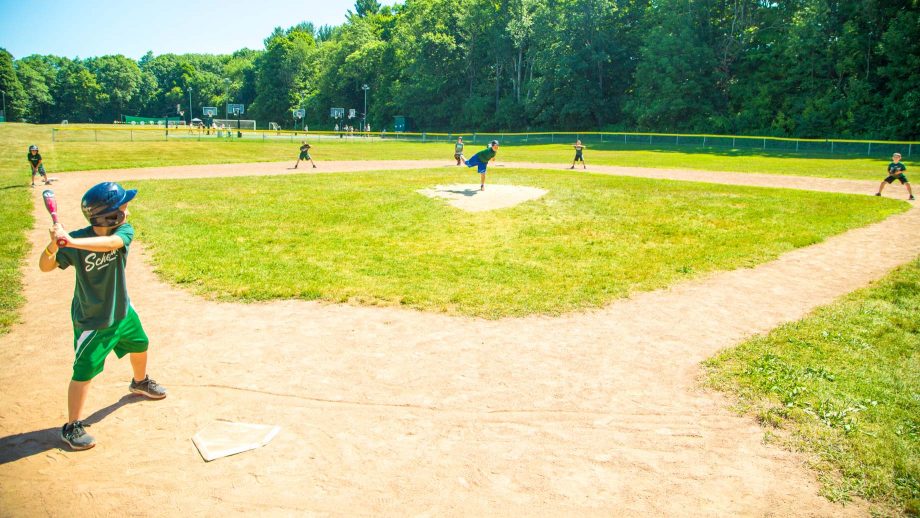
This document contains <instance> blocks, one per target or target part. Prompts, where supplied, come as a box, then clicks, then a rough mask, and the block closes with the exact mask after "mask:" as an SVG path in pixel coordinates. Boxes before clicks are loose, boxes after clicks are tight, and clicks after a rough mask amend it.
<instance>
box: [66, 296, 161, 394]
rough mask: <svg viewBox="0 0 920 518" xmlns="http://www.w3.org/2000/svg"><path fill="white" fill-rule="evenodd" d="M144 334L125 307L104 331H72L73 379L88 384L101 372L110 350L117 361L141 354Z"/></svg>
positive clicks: (78, 329)
mask: <svg viewBox="0 0 920 518" xmlns="http://www.w3.org/2000/svg"><path fill="white" fill-rule="evenodd" d="M149 342H150V341H149V340H148V339H147V333H145V332H144V327H143V326H141V320H140V318H138V316H137V313H136V312H135V311H134V307H133V306H128V314H127V315H126V316H125V318H124V319H122V320H120V321H118V322H115V324H113V325H111V326H109V327H106V328H104V329H80V328H78V327H76V326H74V328H73V350H74V360H73V378H71V379H73V380H74V381H89V380H91V379H93V378H95V377H96V375H97V374H99V373H100V372H102V368H103V367H104V366H105V357H106V356H108V355H109V353H110V352H112V351H113V350H114V351H115V354H116V355H117V356H118V357H119V358H121V357H122V356H124V355H126V354H128V353H142V352H144V351H146V350H147V344H148V343H149Z"/></svg>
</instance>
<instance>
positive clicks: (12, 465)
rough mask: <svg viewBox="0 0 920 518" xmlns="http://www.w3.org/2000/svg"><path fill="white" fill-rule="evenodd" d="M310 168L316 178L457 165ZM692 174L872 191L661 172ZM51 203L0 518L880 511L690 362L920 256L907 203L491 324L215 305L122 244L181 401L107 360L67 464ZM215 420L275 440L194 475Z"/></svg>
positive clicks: (31, 275) (65, 368)
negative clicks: (780, 443) (791, 245)
mask: <svg viewBox="0 0 920 518" xmlns="http://www.w3.org/2000/svg"><path fill="white" fill-rule="evenodd" d="M319 165H320V168H321V169H320V170H319V171H317V172H347V171H361V170H380V169H396V168H402V169H409V168H419V167H441V166H443V165H444V164H443V163H437V164H434V163H431V162H410V161H405V162H377V163H373V162H364V163H358V162H352V163H339V164H319ZM288 166H289V164H287V163H284V164H236V165H222V166H190V167H177V168H151V169H138V170H112V171H94V172H86V173H69V174H66V175H61V181H60V182H58V183H56V184H55V191H56V193H57V195H58V202H59V205H60V211H61V217H62V220H63V222H64V224H65V225H66V226H67V227H68V228H71V229H73V228H77V227H78V226H82V225H83V224H84V223H83V217H82V215H81V214H80V210H79V199H80V196H81V195H82V193H83V192H85V190H86V189H87V188H88V187H89V186H91V185H93V184H94V183H96V182H98V181H102V180H118V181H130V180H133V179H140V178H200V177H206V176H230V175H252V174H266V175H267V174H292V173H291V172H290V171H286V170H285V169H286V167H288ZM540 166H541V165H540V164H523V165H522V164H517V165H515V164H508V167H540ZM542 167H548V166H547V165H545V164H543V165H542ZM592 169H593V170H595V172H597V173H608V174H634V175H641V176H648V175H649V171H650V170H647V169H635V170H634V171H631V170H627V169H624V168H607V169H605V168H602V167H599V166H598V167H594V168H592ZM313 173H314V171H310V172H309V173H308V174H313ZM681 175H686V176H692V179H693V180H695V181H707V180H709V181H725V182H727V183H747V184H753V185H787V184H790V183H793V184H795V185H794V187H795V188H814V189H818V190H842V191H847V190H851V191H852V192H864V191H865V192H867V193H871V192H873V191H872V189H874V187H875V186H874V185H872V184H874V183H875V182H863V183H859V182H852V181H850V182H843V183H840V181H836V180H822V179H819V178H809V179H789V178H786V177H769V178H760V177H752V176H745V175H732V174H731V173H713V174H710V175H707V174H706V173H700V172H692V173H684V172H680V171H677V172H674V173H673V174H672V175H671V176H665V175H663V176H665V177H677V178H681ZM491 187H493V185H487V186H486V189H487V190H488V189H490V188H491ZM487 192H488V191H487ZM886 194H887V193H886ZM139 196H143V192H141V193H140V194H139ZM40 200H41V195H40V190H38V189H37V190H36V193H35V196H34V213H33V215H34V217H35V221H36V226H35V228H34V229H33V230H32V231H30V232H29V239H30V242H31V246H32V250H31V252H30V253H29V254H28V256H27V260H26V264H25V265H24V266H23V270H22V272H23V275H22V278H23V282H24V292H23V294H24V296H25V298H26V303H25V306H24V307H23V309H22V311H21V320H22V321H21V322H20V323H18V324H16V325H15V326H14V327H13V329H12V331H11V332H10V333H9V334H7V335H5V336H2V337H0V514H2V515H4V516H34V515H39V514H47V515H63V514H78V515H107V516H113V515H131V516H144V515H151V516H153V515H156V516H190V515H214V514H218V513H219V514H252V513H258V514H260V515H335V516H344V515H348V516H352V515H393V516H417V515H422V516H482V515H499V516H508V515H527V516H563V515H568V516H573V515H574V516H846V515H853V516H859V515H865V514H866V513H867V506H866V504H864V503H863V502H852V503H849V504H847V505H845V506H844V505H841V504H835V503H831V502H829V501H827V500H826V499H825V498H823V497H822V496H820V495H819V486H818V484H817V482H816V480H815V477H814V475H813V473H812V472H810V471H809V470H808V469H807V467H806V462H807V459H806V457H804V456H803V455H800V454H796V453H791V452H787V451H783V450H781V449H779V448H777V447H775V446H773V445H769V444H765V443H764V441H763V434H764V430H763V429H762V428H760V426H758V424H757V423H756V422H755V421H754V420H753V419H750V418H747V417H743V416H738V415H736V414H735V413H733V412H732V411H731V410H730V409H729V404H730V402H729V401H727V400H726V399H725V398H724V397H723V396H722V395H720V394H717V393H712V392H710V391H707V390H704V389H701V388H700V386H699V384H698V377H699V376H700V368H699V362H700V361H702V360H703V359H705V358H708V357H710V356H711V355H712V354H714V353H715V352H717V351H718V350H720V349H722V348H725V347H730V346H732V345H733V344H735V343H737V342H738V341H740V340H743V339H745V338H746V337H749V336H751V335H752V334H754V333H759V332H764V331H767V330H769V329H771V328H773V327H775V326H777V325H779V324H780V323H783V322H786V321H790V320H795V319H798V318H801V317H803V316H804V315H806V314H807V313H808V312H809V311H810V310H812V309H813V308H815V307H816V306H818V305H820V304H826V303H829V302H832V301H833V300H834V299H835V298H836V297H838V296H840V295H843V294H845V293H848V292H850V291H852V290H854V289H856V288H859V287H861V286H864V285H866V284H867V283H869V282H871V281H873V280H875V279H878V278H880V277H882V276H883V275H885V274H886V273H887V272H888V271H890V270H891V269H892V268H894V267H896V266H898V265H900V264H903V263H905V262H907V261H910V260H912V259H913V258H915V257H917V256H918V254H920V240H916V239H905V238H904V236H905V235H907V234H910V233H912V232H913V233H915V230H916V229H918V228H920V210H918V209H916V208H914V209H913V210H910V211H908V212H907V213H904V214H900V215H897V216H893V217H891V218H889V219H888V220H886V221H884V222H881V223H878V224H875V225H870V226H868V227H865V228H860V229H855V230H852V231H850V232H847V233H844V234H842V235H839V236H835V237H832V238H829V239H827V240H826V241H824V242H823V243H820V244H817V245H814V246H810V247H807V248H804V249H800V250H795V251H792V252H790V253H787V254H785V255H783V256H781V257H780V258H778V259H777V260H775V261H771V262H769V263H765V264H762V265H759V266H757V267H754V268H746V269H742V270H737V271H730V272H720V273H714V274H712V275H709V276H706V277H704V278H701V279H697V280H694V281H690V282H686V283H681V284H678V285H675V286H672V287H671V288H669V289H664V290H658V291H654V292H648V293H640V294H637V295H635V296H633V297H631V298H629V299H624V300H619V301H615V302H613V303H611V304H610V305H608V306H607V307H604V308H601V309H597V310H594V311H586V312H580V313H573V314H567V315H563V316H561V317H558V318H548V317H542V316H533V317H527V318H509V319H503V320H498V321H488V320H481V319H474V318H467V317H454V316H447V315H442V314H434V313H423V312H419V311H411V310H404V309H399V308H377V307H358V306H349V305H336V304H322V303H315V302H304V301H298V300H284V301H276V302H270V303H259V304H243V303H222V302H213V301H207V300H203V299H201V298H199V297H196V296H193V295H191V294H189V293H188V292H187V291H185V290H183V289H181V288H179V287H176V286H172V285H169V284H166V283H164V282H162V281H161V280H160V279H158V278H157V276H156V274H155V272H154V271H153V268H152V266H151V258H150V256H149V252H148V251H146V250H145V249H144V243H143V239H142V237H141V238H140V239H138V240H137V241H136V243H135V244H134V245H132V248H131V259H130V261H129V266H128V278H129V279H128V282H129V292H130V293H131V296H132V302H133V304H134V306H135V307H136V308H137V311H138V312H139V314H140V316H141V319H142V321H143V323H144V325H145V328H146V330H147V333H148V334H149V335H150V338H151V349H150V364H149V372H150V374H151V376H152V377H153V378H155V379H157V380H158V381H159V382H161V383H163V384H164V385H165V386H166V387H167V388H168V390H169V397H167V398H166V399H164V400H162V401H146V400H143V399H141V398H139V397H138V396H132V395H128V394H127V386H128V382H129V381H130V368H129V365H128V362H127V360H124V359H123V360H120V361H119V360H116V359H115V357H114V356H111V357H110V358H109V360H108V363H107V365H106V370H105V371H104V372H103V373H102V374H101V375H99V376H98V377H97V378H96V379H95V380H94V381H93V387H92V389H91V391H90V396H89V400H88V402H87V405H86V413H87V419H86V420H87V422H88V423H90V424H91V425H92V427H91V428H89V429H88V431H89V432H90V433H91V434H93V435H94V436H95V437H96V439H97V441H98V446H97V447H96V448H93V449H92V450H89V451H85V452H72V451H68V450H66V449H64V448H62V443H61V442H60V439H59V437H58V434H59V429H60V426H61V424H63V422H64V420H65V419H66V387H67V381H68V380H69V377H70V369H71V361H72V330H71V326H70V318H69V306H70V299H71V293H72V290H73V273H72V272H70V271H63V272H61V271H56V272H53V273H47V274H43V273H41V272H39V271H38V269H37V267H36V262H37V259H38V255H39V254H40V253H41V250H42V248H43V247H44V246H45V244H46V243H47V240H48V231H47V228H48V226H49V223H48V215H47V214H46V213H45V209H44V207H43V205H42V202H41V201H40ZM142 235H143V229H139V236H142ZM203 260H206V258H203ZM547 296H552V294H547ZM216 420H231V421H241V422H247V423H267V424H275V425H278V426H280V427H281V430H282V431H281V432H280V433H279V434H278V436H277V437H275V438H274V440H273V441H272V442H271V443H269V444H268V445H267V446H265V447H263V448H260V449H257V450H252V451H248V452H245V453H242V454H239V455H235V456H232V457H226V458H222V459H218V460H215V461H213V462H210V463H205V462H204V461H203V460H202V458H201V456H200V455H199V454H198V452H197V451H196V449H195V446H194V445H193V443H192V441H191V437H192V436H193V435H194V434H195V432H196V431H198V430H200V429H201V428H202V427H203V426H207V425H208V424H209V423H213V422H214V421H216Z"/></svg>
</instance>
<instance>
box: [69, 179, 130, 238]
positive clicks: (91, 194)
mask: <svg viewBox="0 0 920 518" xmlns="http://www.w3.org/2000/svg"><path fill="white" fill-rule="evenodd" d="M136 195H137V189H131V190H130V191H126V190H124V188H122V186H120V185H118V184H117V183H115V182H102V183H100V184H96V185H95V186H93V187H92V188H91V189H90V190H88V191H86V194H84V195H83V201H81V202H80V208H82V209H83V215H84V216H86V219H87V220H89V222H90V224H91V225H93V226H94V227H117V226H118V225H121V224H122V223H124V221H125V213H124V212H122V211H121V210H119V208H118V207H121V206H122V205H124V204H125V203H128V202H129V201H131V200H133V199H134V196H136Z"/></svg>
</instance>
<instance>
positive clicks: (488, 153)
mask: <svg viewBox="0 0 920 518" xmlns="http://www.w3.org/2000/svg"><path fill="white" fill-rule="evenodd" d="M476 156H478V157H479V161H480V162H482V163H483V164H488V163H489V160H492V159H493V158H495V150H494V149H492V148H490V147H487V148H485V149H483V150H482V151H480V152H479V153H476Z"/></svg>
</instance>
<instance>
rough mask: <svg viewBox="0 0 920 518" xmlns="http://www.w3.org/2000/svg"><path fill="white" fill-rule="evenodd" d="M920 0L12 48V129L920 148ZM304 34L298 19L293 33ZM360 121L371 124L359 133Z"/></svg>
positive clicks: (425, 22)
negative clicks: (113, 49)
mask: <svg viewBox="0 0 920 518" xmlns="http://www.w3.org/2000/svg"><path fill="white" fill-rule="evenodd" d="M918 1H920V0H853V1H849V2H842V1H840V0H791V1H788V2H767V1H764V0H405V2H404V3H401V4H397V5H396V6H394V7H388V6H381V4H380V2H379V1H378V0H357V1H356V3H355V6H354V9H353V10H351V11H349V13H348V16H347V21H346V22H345V23H344V24H342V25H340V26H337V27H328V26H324V27H319V28H314V26H313V25H312V24H310V23H305V22H304V23H300V24H297V25H293V26H292V27H290V28H289V29H283V28H277V29H275V31H274V32H273V33H272V34H270V35H268V37H267V38H266V39H265V45H264V48H263V49H259V50H249V49H243V50H240V51H237V52H235V53H233V54H232V55H221V56H211V55H199V54H185V55H175V54H164V55H160V56H154V55H153V54H151V53H148V54H147V55H145V56H143V57H142V58H141V59H140V60H138V61H137V62H134V61H132V60H130V59H127V58H125V57H124V56H118V55H116V56H101V57H95V58H90V59H85V60H72V59H68V58H60V57H55V56H27V57H24V58H22V59H19V60H12V57H11V56H9V54H8V53H6V52H5V51H0V88H2V89H4V90H5V91H6V92H7V111H8V114H9V118H10V119H12V120H17V119H25V120H29V121H35V122H55V121H58V120H60V119H65V118H66V119H69V120H72V121H88V120H94V121H104V122H108V121H111V120H118V119H119V118H120V117H121V116H122V115H140V114H143V115H155V116H162V115H172V114H175V111H176V105H179V106H180V107H181V108H182V109H183V110H187V109H188V104H189V101H188V98H189V89H191V95H192V105H193V108H192V110H193V114H192V115H193V116H201V111H200V110H201V107H202V106H220V107H222V106H224V105H225V104H226V103H227V102H236V103H244V104H246V105H247V113H248V116H249V117H253V118H256V119H258V120H259V124H260V126H263V127H264V126H265V125H266V124H267V123H268V122H270V121H271V122H278V123H280V124H282V125H283V126H288V127H289V126H290V125H291V124H292V123H293V121H292V119H291V110H292V109H296V108H305V109H306V110H307V119H306V122H307V124H309V125H311V126H312V127H314V128H317V127H325V128H328V127H331V126H332V124H333V122H332V121H331V120H330V119H329V108H330V107H333V106H337V107H344V108H354V109H356V110H357V112H358V113H359V114H360V113H361V112H362V111H363V109H364V92H363V90H362V85H364V84H367V85H368V86H369V87H370V91H369V95H368V98H367V101H368V112H369V121H368V122H370V123H371V125H372V126H373V127H374V128H375V129H379V128H381V127H386V126H388V125H392V120H393V119H392V117H393V116H394V115H405V116H409V117H411V118H412V119H413V120H414V121H415V125H416V127H417V128H419V129H424V130H431V131H434V130H454V131H469V130H479V131H492V130H499V129H506V130H526V129H531V130H534V129H541V128H552V129H569V130H575V129H580V130H599V129H620V130H653V131H694V132H699V131H707V132H720V133H739V134H769V135H779V136H800V137H852V138H884V139H918V138H920V93H918V92H920V89H918V88H917V84H918V80H920V6H918ZM293 21H296V20H292V22H293ZM352 123H353V125H355V126H357V125H358V124H359V121H352Z"/></svg>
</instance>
